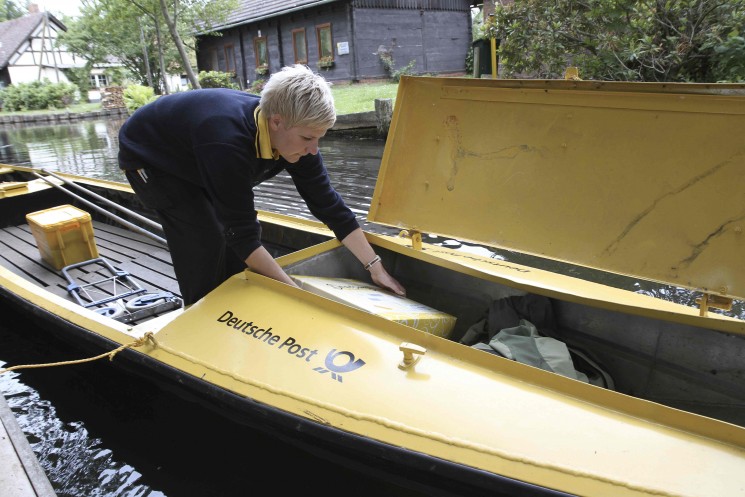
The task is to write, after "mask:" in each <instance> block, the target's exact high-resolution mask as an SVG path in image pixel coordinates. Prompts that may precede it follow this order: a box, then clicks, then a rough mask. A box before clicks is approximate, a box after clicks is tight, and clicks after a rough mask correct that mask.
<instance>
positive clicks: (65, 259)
mask: <svg viewBox="0 0 745 497" xmlns="http://www.w3.org/2000/svg"><path fill="white" fill-rule="evenodd" d="M26 221H27V222H28V224H29V226H30V227H31V233H33V235H34V239H35V240H36V245H37V247H38V248H39V253H40V254H41V258H42V259H43V260H44V261H45V262H46V263H47V264H49V265H50V266H52V267H53V268H54V269H57V270H59V269H62V268H63V267H65V266H69V265H70V264H75V263H77V262H83V261H88V260H90V259H95V258H96V257H98V248H97V247H96V241H95V240H94V238H93V224H92V222H91V215H90V214H88V213H87V212H85V211H82V210H80V209H78V208H77V207H75V206H72V205H60V206H57V207H52V208H51V209H45V210H42V211H36V212H32V213H30V214H26Z"/></svg>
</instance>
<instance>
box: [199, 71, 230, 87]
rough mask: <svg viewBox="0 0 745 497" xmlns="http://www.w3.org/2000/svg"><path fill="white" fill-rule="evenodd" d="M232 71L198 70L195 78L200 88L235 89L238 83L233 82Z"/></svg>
mask: <svg viewBox="0 0 745 497" xmlns="http://www.w3.org/2000/svg"><path fill="white" fill-rule="evenodd" d="M233 77H234V76H233V73H230V72H220V71H200V72H199V75H198V76H197V79H199V86H201V87H202V88H231V89H233V90H237V89H239V88H238V85H236V84H235V83H233Z"/></svg>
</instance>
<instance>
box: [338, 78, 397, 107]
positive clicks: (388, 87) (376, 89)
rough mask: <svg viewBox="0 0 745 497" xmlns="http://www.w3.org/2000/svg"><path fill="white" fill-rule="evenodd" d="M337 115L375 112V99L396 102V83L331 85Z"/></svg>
mask: <svg viewBox="0 0 745 497" xmlns="http://www.w3.org/2000/svg"><path fill="white" fill-rule="evenodd" d="M331 92H332V93H333V94H334V103H335V104H336V112H337V114H355V113H357V112H368V111H371V110H375V99H376V98H390V99H392V100H393V101H394V103H395V101H396V92H398V83H389V82H384V83H352V84H348V85H347V84H339V85H332V86H331Z"/></svg>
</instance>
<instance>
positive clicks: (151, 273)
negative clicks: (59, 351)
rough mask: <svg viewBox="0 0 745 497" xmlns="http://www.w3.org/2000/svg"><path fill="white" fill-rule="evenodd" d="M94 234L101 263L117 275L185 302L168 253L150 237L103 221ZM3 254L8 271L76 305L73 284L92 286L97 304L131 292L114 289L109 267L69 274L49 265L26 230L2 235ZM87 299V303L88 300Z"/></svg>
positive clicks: (9, 229) (0, 255)
mask: <svg viewBox="0 0 745 497" xmlns="http://www.w3.org/2000/svg"><path fill="white" fill-rule="evenodd" d="M93 230H94V235H95V240H96V247H97V249H98V253H99V257H101V258H103V259H105V260H106V261H108V262H109V263H110V264H111V265H112V266H113V267H114V268H115V270H117V271H125V272H126V273H127V274H128V275H129V277H130V278H131V279H133V280H134V281H135V282H136V283H137V284H138V285H139V286H140V287H142V288H144V289H145V291H147V292H160V291H168V292H171V293H173V294H174V295H177V296H180V293H179V288H178V282H177V281H176V277H175V275H174V272H173V266H172V263H171V256H170V254H169V252H168V250H167V248H166V247H164V246H163V245H161V244H160V243H158V242H156V241H154V240H151V239H149V238H148V237H146V236H145V235H142V234H139V233H135V232H132V231H129V230H126V229H122V228H119V227H116V226H112V225H108V224H105V223H101V222H97V221H94V222H93ZM0 248H1V249H2V250H1V251H0V263H1V264H2V265H3V266H4V267H6V268H8V269H9V270H10V271H12V272H13V273H15V274H18V275H19V276H22V277H24V278H27V279H29V280H31V281H34V282H35V283H38V284H40V285H42V286H43V287H45V288H46V289H47V290H49V291H51V292H53V293H54V294H56V295H59V296H62V297H66V298H69V299H70V300H72V301H74V302H77V299H76V298H75V297H74V296H73V295H71V294H70V293H69V291H68V286H69V285H70V283H71V281H72V283H75V284H78V285H91V286H89V287H86V289H87V290H89V291H90V292H91V294H92V295H94V300H101V299H104V298H107V296H113V294H114V293H117V294H119V293H121V292H123V291H126V288H124V287H123V286H121V285H118V286H115V285H114V284H113V283H114V282H113V280H112V278H111V277H112V276H113V275H112V273H111V271H109V270H108V268H107V267H106V266H105V265H102V264H98V263H90V264H86V265H83V266H80V267H76V268H68V269H67V270H66V273H67V274H65V273H64V272H63V271H61V270H60V271H57V270H55V269H54V268H52V267H51V266H49V265H48V264H46V263H45V262H44V261H43V260H42V258H41V254H40V253H39V250H38V248H37V245H36V240H35V239H34V236H33V234H32V233H31V229H30V228H29V226H28V225H26V224H23V225H18V226H9V227H5V228H2V229H0ZM66 276H67V277H66ZM68 277H69V278H68ZM116 283H117V284H118V283H119V280H117V282H116ZM81 297H82V298H83V301H84V302H87V300H88V299H86V298H84V295H82V294H81Z"/></svg>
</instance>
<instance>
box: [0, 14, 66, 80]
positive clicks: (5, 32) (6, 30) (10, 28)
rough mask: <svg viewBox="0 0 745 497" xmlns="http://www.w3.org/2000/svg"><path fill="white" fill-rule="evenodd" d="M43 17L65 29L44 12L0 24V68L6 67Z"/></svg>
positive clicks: (54, 18) (55, 19)
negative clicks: (47, 17)
mask: <svg viewBox="0 0 745 497" xmlns="http://www.w3.org/2000/svg"><path fill="white" fill-rule="evenodd" d="M44 16H49V20H50V21H52V22H54V23H55V24H57V25H58V26H59V27H60V28H61V29H63V30H64V29H65V26H64V25H63V24H62V23H61V22H59V20H57V18H56V17H54V16H53V15H50V14H47V13H45V12H36V13H32V14H26V15H25V16H23V17H18V18H17V19H11V20H10V21H5V22H1V23H0V68H4V67H6V66H7V65H8V62H9V61H10V58H11V57H12V56H13V54H14V53H16V51H17V50H18V47H20V46H21V45H22V44H23V43H24V42H26V41H27V40H28V39H29V37H30V36H31V33H33V32H34V31H35V30H36V28H37V27H38V26H39V25H40V24H41V23H42V21H43V20H44Z"/></svg>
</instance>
